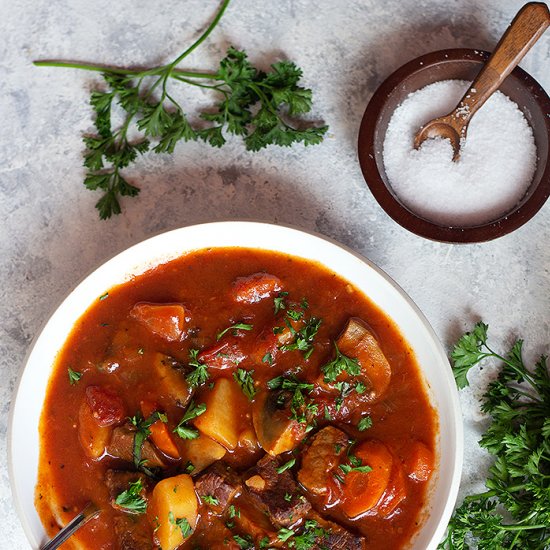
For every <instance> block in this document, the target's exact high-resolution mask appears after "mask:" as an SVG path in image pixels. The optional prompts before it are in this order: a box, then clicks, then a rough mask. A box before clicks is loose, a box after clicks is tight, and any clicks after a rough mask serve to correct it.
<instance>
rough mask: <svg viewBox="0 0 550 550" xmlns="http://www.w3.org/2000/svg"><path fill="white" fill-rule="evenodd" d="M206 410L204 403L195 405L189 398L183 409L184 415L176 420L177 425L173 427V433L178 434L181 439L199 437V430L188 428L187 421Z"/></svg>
mask: <svg viewBox="0 0 550 550" xmlns="http://www.w3.org/2000/svg"><path fill="white" fill-rule="evenodd" d="M204 412H206V405H205V404H204V403H199V404H198V405H195V402H194V401H193V400H191V403H189V407H187V410H186V411H185V413H184V415H183V416H182V417H181V420H180V421H179V422H178V425H177V426H176V427H175V428H174V433H175V434H177V435H179V436H180V437H181V438H182V439H197V437H199V431H198V430H196V429H194V428H190V427H189V426H188V425H187V423H188V422H189V421H190V420H193V418H197V416H200V415H201V414H203V413H204Z"/></svg>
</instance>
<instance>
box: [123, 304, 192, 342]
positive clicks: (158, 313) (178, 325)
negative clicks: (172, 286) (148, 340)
mask: <svg viewBox="0 0 550 550" xmlns="http://www.w3.org/2000/svg"><path fill="white" fill-rule="evenodd" d="M130 316H131V317H132V318H133V319H136V320H137V321H139V322H140V323H142V324H143V325H145V326H146V327H147V328H148V329H149V330H150V331H151V332H152V333H154V334H157V335H158V336H162V337H163V338H166V340H169V341H171V342H173V341H176V340H180V339H181V337H182V336H183V329H184V327H185V308H184V307H183V306H182V305H181V304H147V303H140V304H136V305H135V306H134V307H133V308H132V310H131V311H130Z"/></svg>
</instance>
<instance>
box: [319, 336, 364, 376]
mask: <svg viewBox="0 0 550 550" xmlns="http://www.w3.org/2000/svg"><path fill="white" fill-rule="evenodd" d="M334 349H335V350H336V357H335V358H334V359H333V360H332V361H330V362H329V363H327V364H326V365H323V366H322V367H321V372H322V373H323V374H324V381H325V382H327V383H334V382H336V379H337V378H338V377H339V376H340V375H341V374H342V373H343V372H346V373H348V374H349V375H350V376H358V375H359V374H361V366H360V365H359V362H358V361H357V359H352V358H351V357H348V356H347V355H344V354H343V353H341V352H340V350H339V349H338V345H337V344H336V342H334Z"/></svg>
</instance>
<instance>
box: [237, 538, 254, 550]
mask: <svg viewBox="0 0 550 550" xmlns="http://www.w3.org/2000/svg"><path fill="white" fill-rule="evenodd" d="M233 540H234V541H235V542H236V543H237V544H238V545H239V548H242V549H243V550H249V549H251V548H254V541H253V540H252V537H251V536H250V535H245V536H244V537H241V535H233Z"/></svg>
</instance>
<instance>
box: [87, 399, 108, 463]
mask: <svg viewBox="0 0 550 550" xmlns="http://www.w3.org/2000/svg"><path fill="white" fill-rule="evenodd" d="M112 431H113V429H112V427H111V426H100V425H99V424H98V423H97V420H96V419H95V418H94V415H93V413H92V409H91V408H90V406H89V405H88V403H86V401H84V402H83V403H82V405H80V410H79V411H78V438H79V439H80V444H81V445H82V447H83V449H84V451H85V452H86V454H87V455H88V456H89V457H90V458H93V459H94V460H97V459H99V458H101V457H102V456H103V455H104V454H105V449H106V447H107V445H108V444H109V440H110V439H111V433H112Z"/></svg>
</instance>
